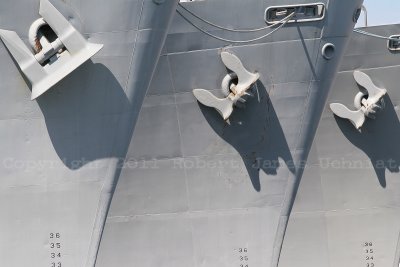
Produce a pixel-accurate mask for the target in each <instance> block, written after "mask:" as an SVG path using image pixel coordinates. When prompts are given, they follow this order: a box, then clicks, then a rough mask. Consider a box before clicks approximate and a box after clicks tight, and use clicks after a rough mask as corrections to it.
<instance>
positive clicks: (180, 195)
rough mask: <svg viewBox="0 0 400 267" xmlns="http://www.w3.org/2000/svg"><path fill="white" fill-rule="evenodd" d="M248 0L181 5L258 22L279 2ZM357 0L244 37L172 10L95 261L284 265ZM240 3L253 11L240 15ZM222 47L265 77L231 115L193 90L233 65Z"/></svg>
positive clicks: (222, 18) (216, 81)
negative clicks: (330, 53) (330, 49)
mask: <svg viewBox="0 0 400 267" xmlns="http://www.w3.org/2000/svg"><path fill="white" fill-rule="evenodd" d="M253 2H254V5H253V4H249V3H248V2H247V1H229V4H226V3H225V2H224V1H208V2H207V1H204V2H201V1H200V2H192V3H186V4H185V7H186V8H188V9H190V10H191V11H193V12H196V14H202V15H203V17H206V18H209V19H210V20H211V18H212V19H213V21H215V22H216V23H219V24H222V25H228V26H230V27H234V28H254V27H259V26H260V25H262V23H260V21H262V15H263V14H262V12H260V10H261V11H263V10H265V8H267V7H268V6H270V5H277V4H280V1H267V2H265V1H253ZM360 4H361V2H353V3H351V4H348V3H347V2H346V4H344V3H340V1H330V3H329V10H328V15H327V17H326V21H322V22H313V23H305V24H301V23H299V24H298V25H294V24H288V25H287V26H286V27H284V28H282V30H281V31H277V32H276V33H275V34H274V35H271V36H270V37H268V38H266V39H265V40H261V41H258V42H256V43H252V44H246V45H241V44H231V43H227V42H223V41H219V40H215V39H213V38H210V37H208V36H205V35H204V34H203V33H200V32H199V31H198V30H197V29H195V28H193V27H192V26H191V25H189V24H187V22H186V21H184V20H183V19H182V17H180V16H179V15H178V14H177V15H176V16H175V18H174V21H173V23H172V26H171V28H170V31H169V34H168V37H167V40H166V44H165V46H164V49H163V53H162V56H161V57H160V61H159V64H158V68H157V71H156V75H155V76H154V78H153V80H152V85H151V87H150V89H149V92H148V94H147V96H146V98H145V102H144V104H143V107H142V110H141V113H140V116H139V120H138V125H137V127H136V130H135V134H134V137H133V139H132V142H131V144H130V147H129V151H128V156H127V163H126V165H125V168H124V169H123V171H122V173H121V178H120V180H119V184H118V186H117V188H116V194H115V196H114V199H113V202H112V206H111V209H110V213H109V217H108V219H107V224H106V227H105V232H104V236H103V240H102V243H101V248H100V253H99V260H98V265H99V266H102V267H103V266H104V267H105V266H111V265H113V264H115V263H117V264H118V265H119V266H131V265H132V264H133V263H140V265H141V266H146V267H148V266H174V267H176V266H207V267H214V266H215V267H217V266H218V267H221V266H243V267H244V266H277V265H278V261H279V255H280V246H281V244H282V240H283V237H284V233H285V228H286V222H287V219H288V216H289V213H290V210H291V207H292V203H293V200H294V196H295V194H296V190H297V184H298V182H299V179H300V177H301V176H302V171H303V170H302V165H303V163H304V161H305V160H306V159H307V155H308V151H309V149H310V146H311V142H312V140H313V136H314V132H315V130H316V127H317V125H318V122H319V119H320V116H321V113H322V109H323V107H324V105H325V101H326V98H327V94H328V92H329V89H330V87H331V83H332V82H333V77H334V76H335V74H336V72H337V71H338V69H337V67H338V65H339V61H340V59H341V55H342V53H344V48H345V45H346V43H347V38H348V36H349V35H350V34H351V30H352V27H353V26H354V25H353V22H352V18H353V14H354V11H355V10H356V8H357V7H359V6H360ZM178 10H180V11H181V12H182V13H183V12H184V10H182V9H179V8H178ZM243 10H245V11H243ZM240 11H243V13H245V14H256V15H251V16H246V15H241V16H243V18H246V19H243V20H240V21H238V20H235V19H234V17H235V15H236V14H239V13H240ZM337 16H342V17H343V21H342V23H338V21H337V20H335V17H337ZM203 28H204V29H207V30H208V31H211V32H212V33H213V34H215V35H218V36H223V37H224V38H228V39H239V38H244V37H243V35H242V34H238V33H227V32H225V31H216V30H215V29H212V27H207V26H205V25H203ZM247 36H248V35H247ZM251 36H252V37H254V36H255V35H251ZM329 42H332V43H334V44H335V46H336V54H335V57H334V58H333V59H331V60H326V59H324V58H323V57H322V55H321V50H322V47H323V46H324V45H325V44H326V43H329ZM222 50H228V51H231V52H233V53H234V54H235V55H237V56H238V57H239V58H240V59H241V60H242V62H243V64H244V65H245V66H246V67H247V68H248V69H249V71H252V72H253V71H258V73H259V74H260V75H261V78H260V81H259V82H258V83H257V86H256V87H257V88H258V95H257V93H256V96H255V97H254V98H253V99H251V100H250V101H249V102H248V103H247V104H246V108H244V109H237V110H235V111H234V113H233V115H232V117H231V118H230V122H229V123H227V122H224V121H223V120H222V118H221V116H220V115H219V114H218V113H217V112H216V111H215V110H214V109H212V108H207V107H204V106H202V105H201V104H200V103H198V102H197V101H196V99H195V98H194V96H193V94H192V89H194V88H205V89H217V88H220V82H221V80H222V78H223V77H224V76H225V75H226V73H227V70H226V68H225V67H224V65H223V64H222V62H221V59H220V56H219V53H220V52H221V51H222ZM212 92H213V93H215V94H220V93H221V92H220V90H218V89H217V90H212ZM220 96H221V95H220Z"/></svg>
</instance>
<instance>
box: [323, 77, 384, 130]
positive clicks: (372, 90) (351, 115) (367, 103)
mask: <svg viewBox="0 0 400 267" xmlns="http://www.w3.org/2000/svg"><path fill="white" fill-rule="evenodd" d="M353 76H354V79H355V80H356V82H357V84H358V85H360V86H361V87H363V88H365V89H366V90H367V94H364V93H362V92H360V93H358V94H357V95H356V97H355V99H354V106H355V107H356V108H357V110H350V109H348V108H347V107H346V106H345V105H343V104H340V103H331V104H330V108H331V110H332V111H333V113H334V114H335V115H336V116H338V117H341V118H344V119H348V120H350V122H351V123H352V124H353V125H354V126H355V127H356V129H357V130H359V129H360V128H361V127H362V126H363V124H364V122H365V119H366V117H368V118H370V119H375V114H376V112H378V111H380V110H382V109H383V108H384V104H385V103H384V101H383V97H384V96H385V95H386V94H387V91H386V89H382V88H378V87H377V86H376V85H375V84H374V83H373V82H372V80H371V78H370V77H369V76H368V75H367V74H365V73H364V72H361V71H354V73H353ZM365 97H367V98H365Z"/></svg>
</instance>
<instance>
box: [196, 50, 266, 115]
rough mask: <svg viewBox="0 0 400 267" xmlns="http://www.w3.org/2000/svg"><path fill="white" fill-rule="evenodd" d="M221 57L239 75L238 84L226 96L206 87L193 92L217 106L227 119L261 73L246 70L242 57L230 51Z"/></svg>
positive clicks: (200, 100)
mask: <svg viewBox="0 0 400 267" xmlns="http://www.w3.org/2000/svg"><path fill="white" fill-rule="evenodd" d="M221 59H222V62H223V63H224V64H225V66H226V67H227V68H228V69H230V70H232V71H233V72H234V73H235V74H236V75H237V78H238V84H237V85H235V86H232V87H231V88H230V93H229V95H228V96H227V97H226V98H217V97H216V96H215V95H213V94H212V93H211V92H210V91H207V90H204V89H194V90H193V94H194V96H195V97H196V98H197V100H198V101H199V102H200V103H202V104H203V105H205V106H208V107H213V108H215V109H216V110H217V111H218V112H219V113H220V114H221V116H222V117H223V118H224V120H227V119H228V118H229V117H230V115H231V114H232V112H233V106H234V105H235V104H236V103H237V102H238V101H243V100H242V99H243V98H242V97H244V96H246V95H248V93H247V92H246V91H247V90H249V89H250V88H251V86H252V85H253V84H254V83H255V82H256V81H257V80H258V79H259V78H260V74H258V73H251V72H249V71H248V70H246V69H245V67H244V66H243V64H242V62H241V61H240V59H239V58H238V57H237V56H235V55H234V54H232V53H230V52H227V51H224V52H222V53H221Z"/></svg>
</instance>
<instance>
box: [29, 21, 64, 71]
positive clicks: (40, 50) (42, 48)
mask: <svg viewBox="0 0 400 267" xmlns="http://www.w3.org/2000/svg"><path fill="white" fill-rule="evenodd" d="M46 25H48V24H47V22H46V21H45V20H44V19H43V18H39V19H37V20H35V21H34V22H33V23H32V25H31V26H30V28H29V35H28V36H29V43H30V45H31V46H32V48H33V50H34V51H35V55H34V56H35V58H36V60H37V61H38V62H39V63H40V64H43V63H44V62H45V61H46V60H48V59H50V58H51V57H53V56H54V55H56V54H57V53H58V51H59V50H60V49H62V48H64V44H63V43H62V42H61V40H60V39H59V38H57V39H56V40H54V41H52V42H50V41H49V40H48V39H47V37H46V36H44V35H43V34H42V33H40V32H39V29H40V28H41V27H43V26H46Z"/></svg>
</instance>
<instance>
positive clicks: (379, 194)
mask: <svg viewBox="0 0 400 267" xmlns="http://www.w3.org/2000/svg"><path fill="white" fill-rule="evenodd" d="M362 30H364V31H367V32H370V33H373V34H378V35H380V36H390V35H394V34H398V33H399V32H400V25H386V26H377V27H367V28H363V29H362ZM399 64H400V54H399V53H395V52H391V51H389V50H388V49H387V41H386V40H383V39H379V38H375V37H371V36H365V35H360V34H358V33H354V34H353V36H352V39H351V41H350V42H349V45H348V48H347V50H346V53H345V55H344V57H343V60H342V63H341V66H340V70H339V73H338V75H337V77H336V79H335V82H334V85H333V88H332V90H331V94H330V96H329V99H328V104H329V103H332V102H339V103H343V104H345V105H346V106H348V107H349V108H353V109H355V108H354V107H353V100H354V96H355V95H356V94H357V93H358V92H359V91H360V87H359V86H358V85H357V84H356V82H355V80H354V78H353V71H354V70H361V71H363V72H365V73H366V74H368V75H369V76H370V77H371V79H372V81H373V82H374V83H375V84H376V85H377V86H378V87H380V88H386V90H387V92H388V93H387V96H385V98H384V100H385V109H384V110H383V111H382V112H380V113H378V114H377V115H376V119H375V120H371V119H367V121H366V122H365V124H364V126H363V127H362V128H361V132H358V131H357V130H356V129H355V128H354V126H353V125H352V124H351V123H350V122H349V121H348V120H344V119H341V118H338V117H335V116H334V115H333V113H332V111H331V110H330V109H329V105H327V106H326V107H325V109H324V112H323V115H322V120H321V123H320V125H319V127H318V130H317V134H316V137H315V140H314V143H313V146H312V148H311V153H310V156H309V159H308V165H309V166H308V168H307V169H306V170H305V172H304V175H303V178H302V181H301V183H300V187H299V191H298V194H297V197H296V201H295V205H294V208H293V211H292V215H291V219H290V221H289V225H288V230H287V234H286V238H285V242H284V244H283V250H282V255H281V264H280V266H282V267H285V266H310V267H313V266H315V267H316V266H318V267H323V266H393V267H398V266H399V254H398V253H399V239H398V238H399V233H400V212H399V211H400V210H399V194H400V189H399V188H400V187H399V160H400V158H399V156H400V154H399V151H400V147H399V142H398V139H399V134H400V131H399V108H398V105H399V94H400V91H399V90H398V87H399V75H398V73H399ZM311 255H312V256H311Z"/></svg>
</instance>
